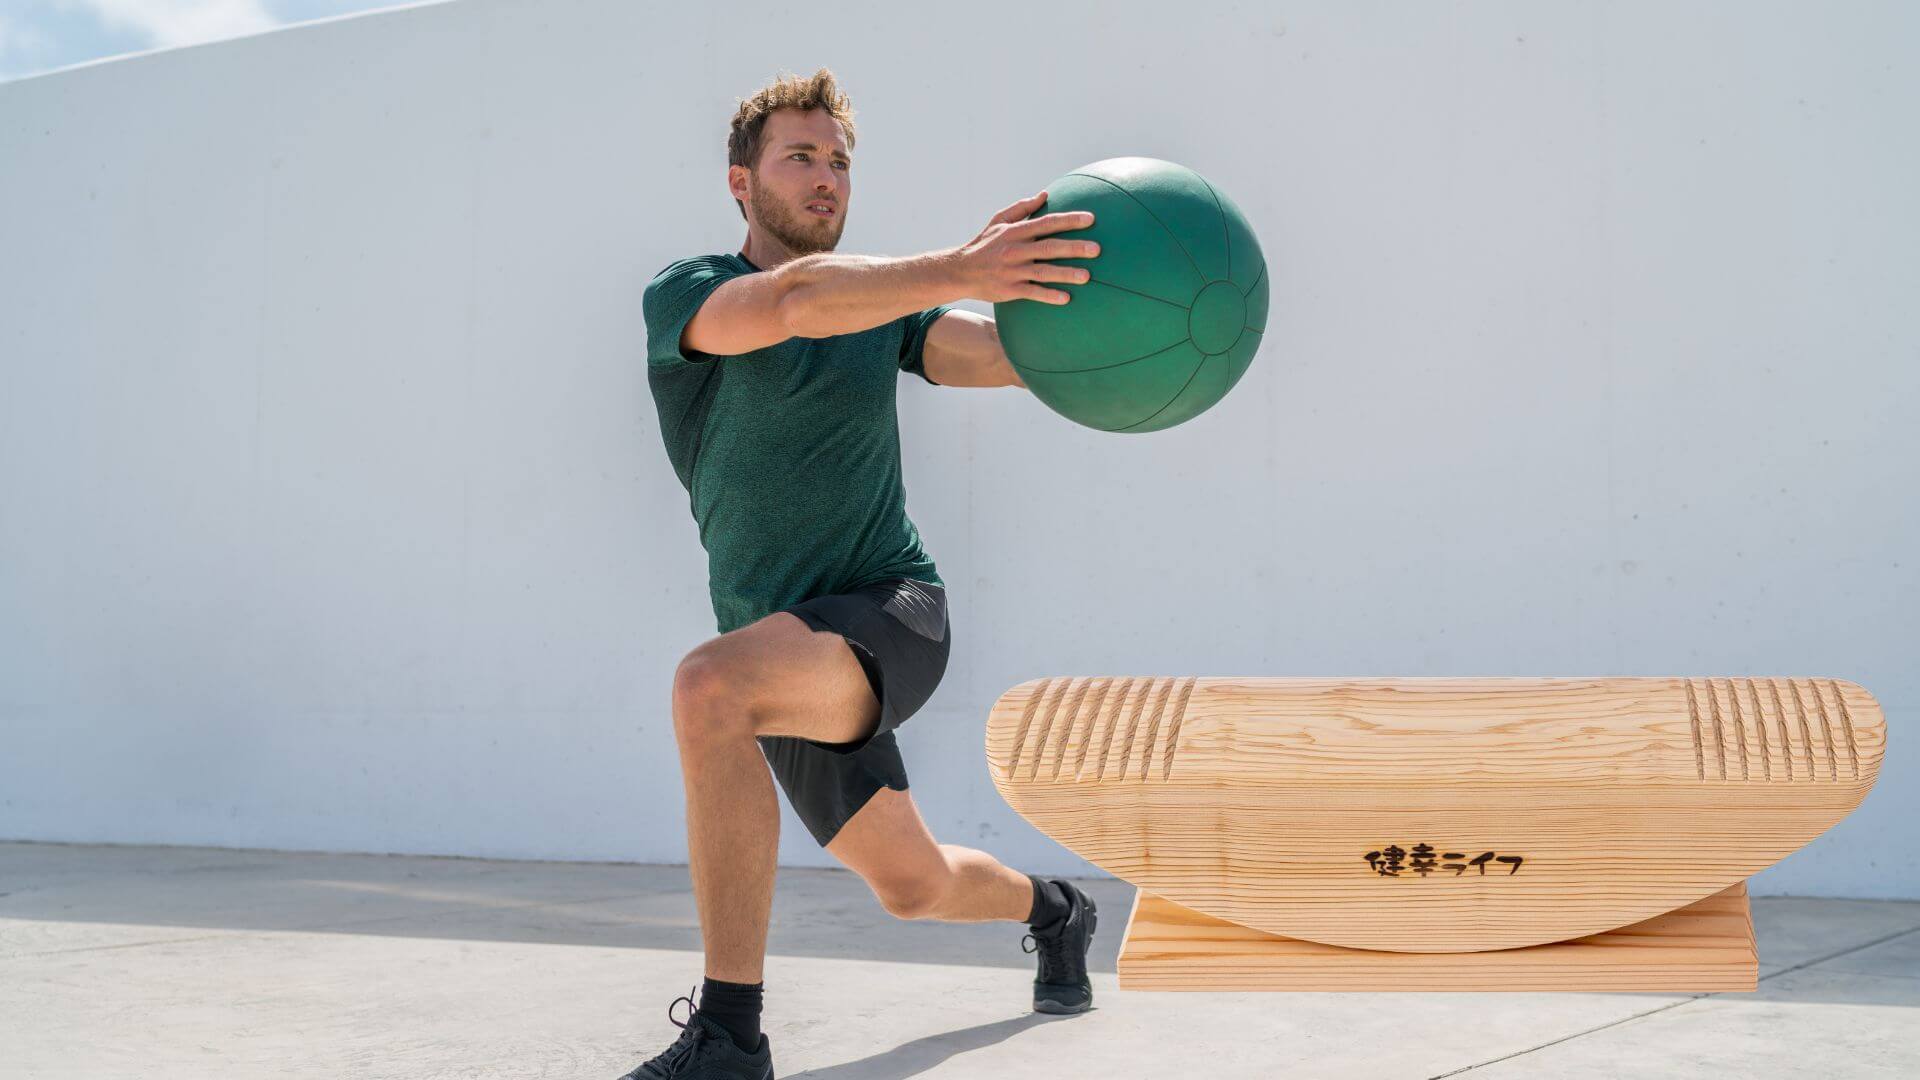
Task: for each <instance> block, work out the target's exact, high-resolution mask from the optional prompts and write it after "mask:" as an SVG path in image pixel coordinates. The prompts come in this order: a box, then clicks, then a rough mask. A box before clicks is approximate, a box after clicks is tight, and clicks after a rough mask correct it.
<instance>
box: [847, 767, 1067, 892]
mask: <svg viewBox="0 0 1920 1080" xmlns="http://www.w3.org/2000/svg"><path fill="white" fill-rule="evenodd" d="M827 851H828V852H830V853H831V854H832V855H833V857H834V858H836V859H839V860H840V861H841V862H842V863H844V864H846V866H847V867H848V868H849V869H851V870H853V871H854V872H855V873H857V874H859V875H860V876H861V877H862V878H864V879H865V880H866V882H867V887H868V888H870V889H872V890H873V894H874V896H876V897H878V898H879V900H880V904H881V906H883V907H885V908H886V909H887V911H888V912H889V913H891V914H893V915H894V916H896V917H898V918H902V919H938V920H941V921H943V922H988V921H991V920H1010V921H1015V922H1024V921H1025V920H1026V918H1027V915H1028V913H1029V912H1030V911H1031V910H1032V907H1033V882H1032V880H1031V879H1029V878H1028V877H1027V875H1025V874H1023V873H1021V872H1020V871H1018V870H1014V869H1012V868H1010V867H1008V866H1006V865H1005V864H1003V863H1001V862H1000V860H998V859H996V858H994V857H993V856H991V855H989V854H987V853H986V852H984V851H978V850H975V849H973V848H969V847H961V846H960V845H958V844H942V843H938V842H936V841H935V840H934V838H933V833H932V832H930V831H929V830H928V829H927V825H926V822H925V821H924V820H922V819H921V817H920V811H919V809H918V808H916V807H915V806H914V804H913V797H912V796H911V795H909V794H908V793H907V792H904V791H895V790H894V789H892V788H882V789H881V790H880V791H879V792H878V793H877V794H875V795H874V797H873V799H872V800H871V801H869V802H868V803H867V805H866V806H864V807H862V808H861V809H860V811H859V812H858V813H856V814H854V815H853V817H852V818H851V819H850V820H848V822H847V823H846V825H844V826H842V827H841V829H840V833H839V835H837V836H835V837H834V838H833V843H831V844H828V845H827Z"/></svg>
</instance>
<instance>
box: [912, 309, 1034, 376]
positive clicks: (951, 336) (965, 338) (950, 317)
mask: <svg viewBox="0 0 1920 1080" xmlns="http://www.w3.org/2000/svg"><path fill="white" fill-rule="evenodd" d="M922 363H923V364H924V365H925V367H926V372H927V378H929V379H932V380H933V381H934V382H937V383H939V384H940V385H942V386H1025V385H1027V384H1026V383H1025V382H1023V381H1021V379H1020V374H1019V373H1018V372H1016V371H1014V370H1013V364H1012V363H1011V362H1009V361H1008V360H1007V354H1006V351H1005V350H1004V349H1002V348H1001V347H1000V331H999V327H998V326H996V325H995V324H994V321H993V320H992V319H991V318H988V317H987V316H985V315H978V314H975V313H974V312H971V311H962V310H960V309H957V308H956V309H955V310H953V311H949V312H947V313H946V314H945V315H942V316H940V317H939V318H938V319H935V320H934V321H933V325H932V326H929V327H927V345H926V352H925V355H924V359H923V360H922Z"/></svg>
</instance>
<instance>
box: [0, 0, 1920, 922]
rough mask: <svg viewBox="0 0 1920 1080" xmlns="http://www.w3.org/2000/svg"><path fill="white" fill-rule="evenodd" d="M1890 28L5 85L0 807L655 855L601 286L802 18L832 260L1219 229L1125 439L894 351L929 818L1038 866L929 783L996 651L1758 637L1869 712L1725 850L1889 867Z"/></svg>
mask: <svg viewBox="0 0 1920 1080" xmlns="http://www.w3.org/2000/svg"><path fill="white" fill-rule="evenodd" d="M1268 10H1275V11H1278V13H1277V14H1273V15H1267V14H1262V12H1265V11H1268ZM823 13H824V14H825V15H827V16H828V17H827V18H825V19H824V20H823V19H820V18H818V17H817V16H819V15H821V14H823ZM1916 31H1920V13H1916V10H1915V9H1914V8H1912V7H1911V6H1905V5H1900V4H1895V3H1888V4H1881V5H1862V4H1854V5H1845V6H1842V7H1839V8H1823V9H1820V10H1818V11H1815V10H1810V9H1807V8H1805V7H1801V6H1790V5H1779V6H1777V7H1770V8H1766V9H1764V10H1762V9H1756V8H1755V6H1754V5H1751V4H1727V5H1722V6H1719V7H1707V6H1703V5H1688V6H1685V7H1681V8H1676V7H1673V6H1670V5H1664V4H1659V5H1656V4H1646V5H1632V6H1610V7H1607V8H1605V9H1598V8H1595V7H1591V6H1588V5H1584V4H1556V5H1539V4H1517V3H1516V4H1510V5H1474V6H1471V7H1465V8H1456V7H1453V6H1448V7H1446V8H1444V9H1443V8H1442V7H1440V6H1438V5H1425V4H1407V5H1393V6H1386V7H1382V6H1357V7H1356V6H1348V5H1325V6H1315V7H1311V8H1303V7H1300V6H1299V5H1282V6H1278V7H1274V8H1269V6H1268V5H1235V6H1231V7H1230V6H1228V5H1213V4H1203V5H1182V6H1176V7H1168V6H1167V5H1163V4H1146V3H1134V4H1121V5H1099V6H1095V5H1091V4H1088V5H1078V4H1050V5H1040V6H1038V7H1034V6H1029V5H1016V4H988V5H984V6H976V7H974V8H972V9H970V10H969V12H968V13H967V14H966V15H964V16H962V15H958V14H954V13H952V12H951V11H949V12H948V14H946V15H945V16H943V17H942V19H941V20H940V21H939V22H937V23H935V22H930V21H925V20H923V19H922V18H920V17H918V16H915V15H912V14H910V13H909V9H908V6H904V5H898V4H887V3H862V4H848V5H834V6H832V7H830V8H828V9H821V8H820V7H819V6H818V5H813V6H809V7H805V8H802V7H793V6H788V5H773V4H747V5H730V6H726V7H724V8H720V7H716V6H696V5H684V4H682V5H669V4H632V3H627V2H624V0H572V2H566V3H555V2H542V3H539V4H534V3H530V2H529V3H508V2H502V0H462V2H456V3H450V4H443V5H429V6H422V7H416V8H411V9H405V10H401V11H398V12H393V13H386V14H378V15H372V16H367V17H360V18H351V19H346V20H341V21H336V22H330V23H325V24H320V25H316V26H309V27H304V28H299V29H294V30H289V31H283V32H278V33H272V34H267V35H265V36H261V37H255V38H250V39H246V40H241V41H236V42H231V43H226V44H221V45H216V46H208V47H199V48H190V49H183V50H177V51H172V52H163V53H159V54H153V55H148V56H143V57H139V58H135V59H131V60H124V61H119V62H112V63H104V64H99V65H93V66H89V67H85V68H81V69H77V70H72V71H68V72H64V73H56V74H52V75H48V76H44V77H39V78H32V79H27V80H24V81H20V82H15V83H11V84H7V85H0V836H4V837H8V838H24V839H45V840H74V841H123V842H134V843H146V842H154V843H186V844H212V845H231V846H266V847H280V848H295V849H323V850H362V851H391V852H438V853H459V854H471V855H489V856H527V857H539V858H577V859H635V860H643V861H679V860H681V859H682V858H683V857H684V847H683V844H684V839H683V822H682V817H681V791H680V787H679V773H678V768H677V765H676V762H675V757H674V751H673V745H672V738H671V728H670V723H669V720H668V716H667V713H666V702H667V693H668V681H669V676H670V673H671V671H672V669H673V666H674V663H675V661H676V660H677V658H678V657H679V656H680V654H681V653H682V652H683V651H684V650H685V649H687V648H688V647H690V646H691V645H693V644H694V643H695V642H697V641H698V640H700V639H701V638H702V637H703V636H705V635H706V634H708V633H710V632H711V629H712V616H711V613H710V612H709V610H708V609H707V606H706V590H705V581H704V577H703V571H704V560H703V556H702V554H701V552H700V550H699V547H698V544H697V539H696V535H695V531H694V528H693V524H692V522H691V520H690V519H689V517H688V514H687V510H686V498H685V495H684V493H683V492H682V491H681V489H680V488H679V487H678V485H677V484H676V483H675V481H674V478H673V474H672V472H671V471H670V470H669V468H668V466H667V462H666V459H665V456H664V454H663V452H662V448H661V445H660V439H659V433H658V430H657V428H656V426H655V418H654V414H653V409H652V403H651V399H650V398H649V397H648V394H647V390H646V385H645V381H644V370H643V369H644V362H643V353H642V346H643V336H644V331H643V326H642V321H641V314H640V305H639V296H640V291H641V288H642V287H643V285H644V284H645V283H646V281H647V279H648V278H649V277H650V276H651V275H652V274H653V272H654V271H655V270H657V269H658V268H659V267H661V266H663V265H664V264H666V263H667V262H668V261H670V260H672V259H674V258H677V257H680V256H682V255H687V254H692V253H696V252H710V251H724V250H736V249H737V245H738V243H739V241H740V236H741V229H742V226H741V223H740V220H739V218H738V217H737V216H736V215H735V212H734V210H733V206H732V203H731V202H730V200H729V199H728V197H727V195H726V192H725V189H724V173H725V128H726V122H727V119H728V117H729V116H730V115H731V111H732V106H733V101H734V98H735V97H736V96H744V95H746V94H748V93H750V92H751V91H752V90H753V89H755V88H756V87H757V86H759V85H760V84H761V83H762V82H763V81H764V80H765V79H766V78H768V77H769V76H771V75H772V74H773V73H774V72H775V71H776V70H778V69H781V68H787V69H791V70H796V71H802V72H805V71H811V70H812V68H813V67H814V66H816V65H819V64H826V65H829V66H831V67H833V68H834V69H835V70H836V71H837V72H838V73H839V75H840V76H841V78H842V80H843V82H844V84H845V85H846V86H847V88H848V89H849V90H850V92H851V93H852V94H853V95H854V103H855V106H856V108H857V110H858V121H859V124H860V143H859V146H858V150H857V153H858V157H859V166H858V171H857V174H856V188H855V195H854V198H853V200H852V203H851V206H850V209H851V213H850V216H849V225H848V229H847V234H846V238H845V245H844V246H845V249H846V250H852V251H862V252H878V253H892V254H905V253H908V252H913V251H918V250H925V249H928V248H932V247H936V246H948V245H953V244H957V243H960V242H962V241H964V240H966V239H968V238H970V237H971V236H972V235H973V234H974V232H975V231H977V230H978V228H979V227H980V225H981V224H982V223H984V221H985V220H986V218H987V217H988V216H989V215H990V214H991V213H992V212H993V211H995V210H997V209H998V208H999V207H1001V206H1002V205H1004V204H1005V203H1007V202H1010V201H1012V200H1013V199H1014V198H1016V197H1018V196H1020V195H1023V194H1026V193H1029V192H1032V191H1034V190H1037V189H1038V188H1039V187H1041V186H1042V185H1044V184H1045V183H1046V182H1047V181H1049V180H1050V179H1052V178H1053V177H1055V176H1058V175H1059V174H1061V173H1064V172H1066V171H1068V170H1070V169H1072V168H1073V167H1075V166H1077V165H1080V164H1083V163H1085V162H1088V161H1092V160H1095V159H1098V158H1103V157H1109V156H1114V155H1120V154H1146V155H1152V156H1157V157H1163V158H1168V159H1172V160H1176V161H1181V162H1184V163H1186V164H1188V165H1191V166H1193V167H1194V168H1196V169H1198V170H1199V171H1200V172H1202V173H1203V174H1205V175H1206V176H1208V177H1209V178H1210V179H1212V180H1214V181H1215V182H1216V183H1218V184H1219V185H1220V186H1222V187H1223V188H1224V189H1225V190H1227V191H1228V192H1230V193H1231V194H1232V196H1233V197H1234V199H1235V200H1237V201H1238V202H1239V204H1240V205H1241V206H1242V207H1243V208H1244V210H1245V211H1246V213H1247V214H1248V216H1249V218H1250V219H1251V221H1252V222H1253V223H1254V225H1255V227H1256V228H1257V229H1258V230H1259V231H1260V233H1261V236H1262V239H1263V242H1264V244H1265V246H1266V250H1267V252H1268V255H1269V257H1270V258H1271V259H1272V263H1271V265H1272V272H1273V317H1272V321H1271V332H1270V334H1269V338H1268V343H1267V346H1266V348H1265V349H1264V351H1263V352H1262V353H1261V355H1260V356H1259V357H1258V358H1257V359H1256V360H1255V362H1254V366H1253V369H1252V370H1251V372H1250V373H1249V375H1248V376H1247V378H1246V380H1245V381H1244V382H1243V383H1242V384H1241V385H1240V386H1239V387H1238V388H1237V389H1236V390H1235V392H1234V393H1233V394H1232V395H1231V396H1230V397H1229V398H1228V399H1227V400H1226V401H1225V402H1223V403H1222V404H1221V405H1220V406H1219V407H1217V408H1216V409H1214V410H1213V411H1212V412H1210V413H1208V414H1207V415H1205V416H1203V417H1201V418H1200V419H1198V420H1196V421H1194V422H1192V423H1189V424H1187V425H1185V426H1183V427H1180V428H1176V429H1174V430H1171V431H1168V432H1165V433H1160V434H1155V435H1149V436H1127V437H1117V436H1106V435H1101V434H1098V433H1095V432H1092V431H1088V430H1084V429H1081V428H1077V427H1074V426H1072V425H1070V424H1068V423H1066V422H1064V421H1062V420H1059V419H1057V418H1056V417H1054V416H1053V415H1052V414H1051V413H1049V412H1047V411H1046V410H1044V409H1043V408H1041V407H1040V406H1039V405H1038V404H1037V403H1035V402H1033V401H1031V400H1029V399H1027V398H1025V397H1024V396H1023V395H1020V394H1018V393H1017V392H1013V391H996V392H978V391H960V390H937V389H934V388H931V387H928V386H925V385H924V384H921V383H919V382H917V381H913V380H909V381H904V382H903V383H902V384H901V425H902V429H903V435H904V439H905V445H906V450H907V458H908V460H907V463H906V470H907V477H908V485H909V489H910V491H911V497H910V508H911V511H912V513H913V515H914V517H915V518H916V520H917V521H918V522H919V524H920V526H921V528H922V530H923V532H924V533H925V535H926V537H927V541H928V543H929V545H930V548H931V550H932V552H933V553H934V555H935V557H936V558H937V559H938V561H939V565H940V568H941V570H942V572H943V573H944V574H945V575H946V577H947V578H948V580H949V582H950V583H951V588H952V597H953V603H954V627H955V632H956V646H955V653H954V657H953V662H952V666H951V667H950V669H949V673H948V678H947V681H946V683H945V684H944V685H943V686H942V687H941V689H940V691H939V693H938V694H937V695H936V696H935V698H934V700H933V702H932V704H931V706H930V707H929V708H928V709H927V710H926V711H924V712H922V713H921V714H920V715H919V716H918V717H916V718H915V719H914V720H913V721H911V722H910V723H909V724H908V725H907V727H906V728H904V729H903V731H902V742H903V744H904V745H905V747H906V753H907V755H908V765H909V770H910V772H911V773H912V775H913V776H914V778H915V783H916V789H917V793H918V797H919V799H920V802H921V805H922V807H923V808H924V810H925V812H926V814H927V816H928V818H929V820H930V822H931V823H932V825H933V827H934V829H935V831H936V833H937V834H938V835H939V836H941V837H942V838H943V839H947V840H951V841H955V842H961V843H969V844H975V845H979V846H982V847H986V848H988V849H990V850H993V851H995V852H997V853H999V854H1001V855H1002V856H1003V857H1005V858H1007V859H1009V860H1010V861H1013V862H1015V863H1016V864H1017V865H1020V866H1022V867H1024V868H1028V869H1043V868H1044V869H1048V870H1067V869H1080V868H1082V867H1083V866H1084V864H1082V863H1080V861H1079V860H1078V859H1076V858H1073V857H1071V856H1070V855H1068V854H1066V853H1065V852H1063V851H1062V850H1061V849H1060V848H1058V847H1057V846H1056V845H1054V844H1053V843H1052V842H1051V841H1048V840H1047V839H1046V838H1044V837H1043V836H1041V835H1040V834H1038V833H1036V832H1034V831H1033V830H1032V829H1030V828H1029V827H1027V826H1026V825H1025V824H1024V822H1022V821H1021V820H1020V819H1018V818H1017V817H1015V816H1014V815H1013V814H1012V813H1011V812H1010V811H1009V810H1008V809H1007V808H1006V807H1005V806H1004V805H1003V804H1002V803H1001V802H1000V800H999V798H998V797H997V795H996V794H995V792H994V790H993V787H992V784H991V783H990V781H989V780H988V777H987V775H986V772H985V766H984V761H983V756H982V747H981V725H982V723H983V720H984V718H985V715H986V710H987V707H988V705H989V703H990V702H991V701H992V700H993V698H994V697H995V696H996V695H997V694H998V693H999V692H1000V691H1002V690H1003V689H1005V688H1006V687H1008V686H1010V685H1012V684H1014V683H1016V682H1019V681H1021V680H1023V679H1027V678H1030V677H1034V676H1039V675H1046V674H1066V673H1080V674H1095V673H1121V674H1142V673H1151V672H1158V673H1169V674H1171V673H1179V674H1188V673H1193V674H1249V673H1251V674H1303V675H1305V674H1314V675H1362V674H1388V675H1473V674H1495V675H1561V674H1565V675H1587V674H1593V675H1600V674H1695V675H1705V674H1734V673H1763V674H1786V673H1793V674H1814V675H1821V676H1833V677H1837V678H1845V679H1854V680H1857V681H1859V682H1861V683H1862V684H1864V685H1865V686H1867V687H1868V688H1869V689H1871V690H1872V691H1873V692H1874V693H1875V694H1877V695H1878V696H1879V698H1880V700H1881V702H1882V703H1883V704H1884V706H1885V707H1886V709H1887V712H1888V715H1889V722H1890V726H1891V727H1892V728H1893V729H1894V730H1893V736H1892V740H1891V747H1890V753H1889V757H1888V759H1887V762H1886V765H1885V767H1884V769H1883V772H1882V775H1881V778H1880V782H1879V785H1878V787H1877V788H1876V789H1875V790H1874V792H1873V793H1872V795H1871V796H1870V797H1869V798H1868V800H1867V802H1866V803H1865V804H1864V805H1863V806H1862V807H1861V808H1860V810H1859V811H1857V812H1856V813H1855V814H1854V815H1853V816H1852V817H1851V818H1850V819H1848V820H1847V821H1846V822H1844V823H1843V824H1842V825H1840V826H1839V827H1837V828H1835V829H1834V830H1832V831H1831V832H1830V833H1829V834H1828V835H1826V836H1823V837H1821V838H1820V839H1819V840H1817V841H1815V842H1814V843H1813V844H1812V845H1811V846H1809V847H1808V848H1807V849H1806V850H1804V851H1802V852H1800V853H1798V854H1796V855H1794V856H1792V857H1791V858H1790V859H1788V860H1787V861H1786V862H1785V863H1784V864H1782V865H1781V866H1779V867H1777V868H1775V869H1773V870H1770V871H1768V872H1766V873H1765V874H1762V875H1761V876H1760V877H1759V878H1758V879H1757V880H1756V882H1755V890H1756V891H1758V892H1762V893H1778V892H1791V893H1799V894H1809V895H1830V896H1856V897H1896V896H1897V897H1916V896H1920V870H1916V865H1920V860H1917V859H1916V858H1915V856H1916V855H1920V844H1917V843H1916V840H1915V838H1914V835H1915V834H1914V832H1913V830H1912V829H1911V827H1910V826H1911V823H1912V821H1913V820H1915V818H1916V816H1920V794H1916V790H1917V788H1916V780H1920V739H1917V738H1916V734H1915V731H1914V723H1915V720H1916V718H1920V675H1917V674H1916V670H1915V665H1914V663H1913V658H1914V645H1915V642H1916V641H1920V616H1916V614H1915V612H1916V610H1920V551H1916V546H1917V542H1920V497H1917V496H1916V494H1915V490H1914V481H1915V472H1916V468H1915V465H1916V462H1920V434H1916V424H1915V420H1916V408H1917V407H1920V326H1916V313H1915V312H1916V307H1915V303H1914V297H1915V296H1916V294H1920V270H1917V268H1916V266H1917V264H1916V254H1915V252H1916V250H1920V211H1916V209H1915V201H1914V198H1913V193H1914V192H1915V191H1920V123H1915V122H1914V121H1915V116H1914V113H1915V111H1916V110H1915V102H1917V101H1920V67H1916V66H1915V65H1914V64H1912V63H1911V43H1912V41H1913V40H1914V35H1915V32H1916ZM783 857H784V858H785V859H786V860H787V861H788V862H789V863H793V864H818V863H820V862H821V861H822V859H823V855H822V853H821V852H819V851H818V850H817V849H816V848H815V847H814V846H813V844H812V842H811V840H810V839H809V838H808V837H807V836H806V834H805V832H804V831H803V830H801V829H800V828H799V826H798V823H797V822H795V821H794V820H793V819H792V818H791V817H789V818H787V820H786V823H785V830H784V834H783Z"/></svg>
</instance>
